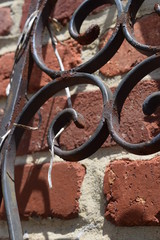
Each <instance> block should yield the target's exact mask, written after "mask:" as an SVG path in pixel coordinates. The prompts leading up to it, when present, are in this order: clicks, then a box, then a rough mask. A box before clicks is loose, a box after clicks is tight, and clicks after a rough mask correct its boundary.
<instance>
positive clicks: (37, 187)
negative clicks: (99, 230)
mask: <svg viewBox="0 0 160 240" xmlns="http://www.w3.org/2000/svg"><path fill="white" fill-rule="evenodd" d="M48 168H49V164H44V165H34V164H28V165H25V166H24V165H23V166H16V168H15V176H16V180H15V186H16V194H17V201H18V206H19V212H20V216H21V218H22V219H26V220H27V219H28V218H29V217H33V216H41V217H43V218H47V217H58V218H65V219H68V218H74V217H76V216H77V215H78V212H79V203H78V200H79V197H80V194H81V193H80V188H81V184H82V181H83V178H84V175H85V168H84V167H83V166H82V165H81V164H79V163H67V162H59V163H54V165H53V169H52V184H53V188H51V189H49V186H48V180H47V179H48V177H47V174H48ZM0 218H1V219H4V218H5V214H4V205H3V206H2V207H1V210H0Z"/></svg>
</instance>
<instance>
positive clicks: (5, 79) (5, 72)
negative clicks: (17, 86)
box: [0, 53, 14, 97]
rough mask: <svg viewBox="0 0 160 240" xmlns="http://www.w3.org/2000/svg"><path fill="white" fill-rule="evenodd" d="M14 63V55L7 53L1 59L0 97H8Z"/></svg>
mask: <svg viewBox="0 0 160 240" xmlns="http://www.w3.org/2000/svg"><path fill="white" fill-rule="evenodd" d="M13 63H14V53H7V54H5V55H3V56H1V57H0V66H1V67H0V84H1V88H0V97H4V96H6V87H7V85H8V83H9V81H10V76H11V72H12V68H13Z"/></svg>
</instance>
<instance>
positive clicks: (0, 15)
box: [0, 7, 13, 36]
mask: <svg viewBox="0 0 160 240" xmlns="http://www.w3.org/2000/svg"><path fill="white" fill-rule="evenodd" d="M0 23H1V24H0V36H6V35H8V34H9V33H10V29H11V27H12V24H13V22H12V19H11V11H10V8H8V7H4V8H0Z"/></svg>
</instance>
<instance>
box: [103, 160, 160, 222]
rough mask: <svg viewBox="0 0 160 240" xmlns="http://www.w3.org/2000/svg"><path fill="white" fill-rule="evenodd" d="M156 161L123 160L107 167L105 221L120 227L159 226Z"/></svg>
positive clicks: (159, 178)
mask: <svg viewBox="0 0 160 240" xmlns="http://www.w3.org/2000/svg"><path fill="white" fill-rule="evenodd" d="M159 160H160V159H159V157H157V158H154V159H152V160H147V161H146V160H145V161H138V160H137V161H129V160H128V159H122V160H116V161H114V162H112V163H110V164H109V166H107V168H106V171H105V177H104V193H105V195H106V200H107V207H106V213H105V216H106V218H107V220H109V221H111V222H112V223H114V224H116V225H119V226H140V225H160V200H159V199H160V174H159V173H160V164H159Z"/></svg>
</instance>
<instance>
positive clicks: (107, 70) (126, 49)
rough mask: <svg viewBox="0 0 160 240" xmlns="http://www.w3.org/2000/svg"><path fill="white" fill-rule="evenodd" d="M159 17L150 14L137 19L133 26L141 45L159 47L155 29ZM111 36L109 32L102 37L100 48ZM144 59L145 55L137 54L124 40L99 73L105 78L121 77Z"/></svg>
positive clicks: (157, 33) (159, 40)
mask: <svg viewBox="0 0 160 240" xmlns="http://www.w3.org/2000/svg"><path fill="white" fill-rule="evenodd" d="M158 17H159V16H158V15H157V14H151V15H149V16H145V17H143V18H141V19H139V20H138V21H137V22H136V23H135V25H134V32H135V38H136V39H137V40H138V41H139V42H140V43H143V44H148V45H152V46H157V45H160V32H159V31H157V29H158V28H159V27H160V22H159V20H158V19H159V18H158ZM111 34H112V30H109V31H108V32H107V34H106V35H105V36H103V37H102V39H101V43H100V48H102V47H103V46H104V45H105V43H106V42H107V41H108V39H109V37H110V36H111ZM145 58H146V56H145V55H143V54H141V53H140V52H138V51H137V50H136V49H135V48H133V47H132V46H131V45H130V44H129V43H128V42H127V41H126V40H124V42H123V43H122V45H121V47H120V48H119V50H118V51H117V53H116V54H115V56H114V57H113V58H112V59H111V60H110V61H109V62H108V63H107V64H105V65H104V66H103V67H102V68H101V70H100V71H101V73H102V74H103V75H105V76H109V77H111V76H115V75H121V74H124V73H126V72H128V71H129V70H131V69H132V68H133V67H134V66H135V65H137V64H138V63H140V62H141V61H142V60H144V59H145Z"/></svg>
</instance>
